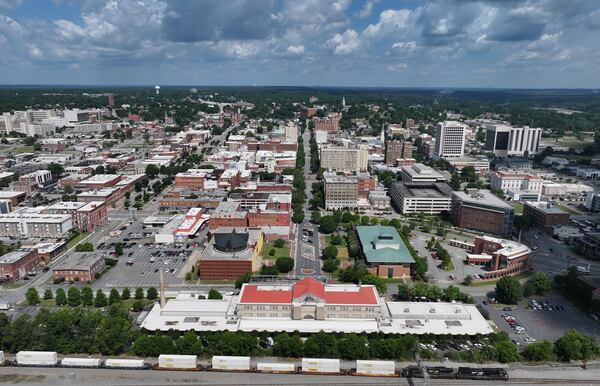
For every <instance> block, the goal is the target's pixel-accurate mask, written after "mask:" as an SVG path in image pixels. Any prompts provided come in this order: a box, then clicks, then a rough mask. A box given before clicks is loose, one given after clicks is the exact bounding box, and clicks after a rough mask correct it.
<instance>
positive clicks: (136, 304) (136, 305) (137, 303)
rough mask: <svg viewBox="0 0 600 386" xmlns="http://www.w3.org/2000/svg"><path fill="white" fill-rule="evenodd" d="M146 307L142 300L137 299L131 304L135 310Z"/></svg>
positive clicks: (138, 310)
mask: <svg viewBox="0 0 600 386" xmlns="http://www.w3.org/2000/svg"><path fill="white" fill-rule="evenodd" d="M143 309H144V303H142V301H141V300H139V299H136V300H134V301H133V304H132V305H131V310H132V311H133V312H141V311H142V310H143Z"/></svg>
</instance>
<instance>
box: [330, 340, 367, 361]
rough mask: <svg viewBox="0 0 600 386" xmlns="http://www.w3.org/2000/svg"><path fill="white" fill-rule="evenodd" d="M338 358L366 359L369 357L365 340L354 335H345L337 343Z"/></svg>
mask: <svg viewBox="0 0 600 386" xmlns="http://www.w3.org/2000/svg"><path fill="white" fill-rule="evenodd" d="M337 349H338V352H339V354H340V357H341V358H343V359H348V360H356V359H366V358H368V357H369V349H368V346H367V339H366V338H365V337H364V336H361V335H356V334H345V335H344V336H343V338H342V339H340V340H338V342H337Z"/></svg>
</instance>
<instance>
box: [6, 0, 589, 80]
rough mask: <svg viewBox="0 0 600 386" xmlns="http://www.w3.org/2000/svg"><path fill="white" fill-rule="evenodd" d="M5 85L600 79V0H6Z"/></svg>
mask: <svg viewBox="0 0 600 386" xmlns="http://www.w3.org/2000/svg"><path fill="white" fill-rule="evenodd" d="M0 52H2V55H0V83H2V84H163V85H166V84H181V85H304V86H362V87H378V86H387V87H506V88H513V87H518V88H554V87H557V88H597V87H600V1H596V0H421V1H418V0H404V1H403V0H396V1H391V0H302V1H299V0H281V1H277V0H227V1H217V0H214V1H210V0H168V1H167V0H0Z"/></svg>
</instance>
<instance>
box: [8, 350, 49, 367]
mask: <svg viewBox="0 0 600 386" xmlns="http://www.w3.org/2000/svg"><path fill="white" fill-rule="evenodd" d="M17 364H18V365H19V366H57V365H58V354H57V353H56V351H19V352H18V353H17Z"/></svg>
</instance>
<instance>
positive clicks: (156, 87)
mask: <svg viewBox="0 0 600 386" xmlns="http://www.w3.org/2000/svg"><path fill="white" fill-rule="evenodd" d="M154 89H155V90H156V95H158V94H160V86H154Z"/></svg>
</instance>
